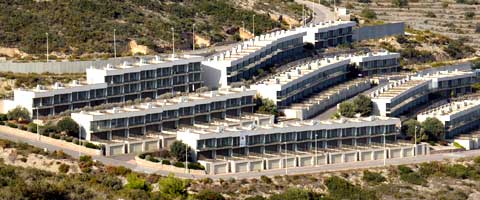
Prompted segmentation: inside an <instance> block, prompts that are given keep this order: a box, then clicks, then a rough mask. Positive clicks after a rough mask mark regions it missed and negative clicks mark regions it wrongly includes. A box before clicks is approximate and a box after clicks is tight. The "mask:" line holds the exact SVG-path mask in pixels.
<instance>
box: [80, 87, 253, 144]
mask: <svg viewBox="0 0 480 200" xmlns="http://www.w3.org/2000/svg"><path fill="white" fill-rule="evenodd" d="M254 96H255V91H252V90H246V89H245V88H222V89H220V90H218V91H210V92H205V93H189V94H188V96H178V97H173V98H169V99H157V100H154V101H152V102H146V103H140V104H133V105H130V106H125V107H114V108H111V109H104V110H94V111H82V112H77V113H72V114H71V117H72V119H73V120H75V121H76V122H77V123H78V124H79V126H80V128H81V130H82V131H81V133H82V138H84V139H86V140H88V141H91V142H95V143H100V144H105V143H112V141H113V143H115V141H117V143H118V141H127V140H129V139H136V140H138V139H141V138H144V137H146V138H148V139H151V138H152V137H153V138H157V139H158V138H159V134H161V133H163V132H165V131H169V130H175V129H178V128H180V127H182V126H190V125H193V124H198V123H207V122H210V121H214V120H217V119H225V118H239V117H242V116H244V115H246V114H249V113H253V111H254V110H253V109H254V106H255V103H254V100H253V98H254ZM120 143H122V142H120Z"/></svg>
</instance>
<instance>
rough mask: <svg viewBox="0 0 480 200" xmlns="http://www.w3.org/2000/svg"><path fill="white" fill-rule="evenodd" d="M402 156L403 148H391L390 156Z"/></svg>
mask: <svg viewBox="0 0 480 200" xmlns="http://www.w3.org/2000/svg"><path fill="white" fill-rule="evenodd" d="M400 157H402V150H401V149H394V150H390V158H400Z"/></svg>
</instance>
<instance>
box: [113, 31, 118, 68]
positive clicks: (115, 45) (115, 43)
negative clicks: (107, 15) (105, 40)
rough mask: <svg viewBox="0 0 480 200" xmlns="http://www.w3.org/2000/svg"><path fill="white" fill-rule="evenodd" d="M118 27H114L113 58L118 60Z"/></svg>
mask: <svg viewBox="0 0 480 200" xmlns="http://www.w3.org/2000/svg"><path fill="white" fill-rule="evenodd" d="M116 31H117V30H116V29H113V58H115V60H117V38H116Z"/></svg>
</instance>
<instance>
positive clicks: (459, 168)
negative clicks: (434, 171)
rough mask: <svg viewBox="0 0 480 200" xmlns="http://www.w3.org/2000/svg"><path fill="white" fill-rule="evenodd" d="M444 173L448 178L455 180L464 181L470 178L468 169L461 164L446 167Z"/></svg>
mask: <svg viewBox="0 0 480 200" xmlns="http://www.w3.org/2000/svg"><path fill="white" fill-rule="evenodd" d="M445 173H446V174H447V175H448V176H450V177H452V178H457V179H466V178H468V177H469V176H470V171H469V169H468V168H467V167H465V166H463V165H461V164H454V165H450V166H448V167H446V169H445Z"/></svg>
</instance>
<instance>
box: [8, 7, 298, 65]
mask: <svg viewBox="0 0 480 200" xmlns="http://www.w3.org/2000/svg"><path fill="white" fill-rule="evenodd" d="M235 2H238V1H235V0H167V1H164V0H125V1H122V0H102V1H96V0H71V1H63V0H51V1H33V0H21V1H0V27H2V28H1V29H0V47H7V48H18V49H19V50H20V51H21V52H25V53H28V54H31V55H34V57H35V56H38V58H41V57H42V56H44V55H43V54H44V52H46V34H45V33H47V32H48V33H49V43H50V51H51V52H53V53H52V54H53V55H56V56H58V57H66V56H69V55H71V56H72V57H73V58H78V57H79V56H84V57H85V56H92V55H89V54H96V56H111V54H112V53H113V30H114V29H116V38H117V52H119V54H121V55H128V54H129V49H128V43H129V42H130V41H132V40H133V41H136V43H137V44H139V45H145V46H147V47H148V48H149V49H150V50H151V51H152V52H153V53H156V52H163V51H165V50H166V49H169V48H170V46H171V37H172V35H171V28H172V27H174V28H175V36H176V37H175V39H176V46H177V47H180V48H184V49H188V48H190V47H191V41H192V40H191V31H192V25H193V24H194V23H195V24H196V28H195V29H196V33H197V34H198V36H200V37H202V38H205V39H206V40H209V41H210V42H211V43H223V42H232V41H236V40H239V36H238V33H237V32H238V31H237V30H238V28H239V27H241V26H242V21H243V22H244V24H245V28H246V29H247V30H251V27H252V17H253V15H254V14H255V15H256V16H255V32H256V33H257V34H259V33H262V32H266V31H269V30H272V29H275V28H280V27H286V26H287V25H286V24H285V23H282V22H280V21H278V20H275V19H277V18H278V15H279V13H282V15H284V16H289V17H291V18H294V19H299V13H301V6H299V5H297V4H295V3H293V1H292V0H249V1H245V2H248V3H246V4H245V3H235ZM242 2H243V1H242ZM274 5H280V6H274ZM0 56H2V55H0ZM52 57H53V58H55V56H52Z"/></svg>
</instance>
